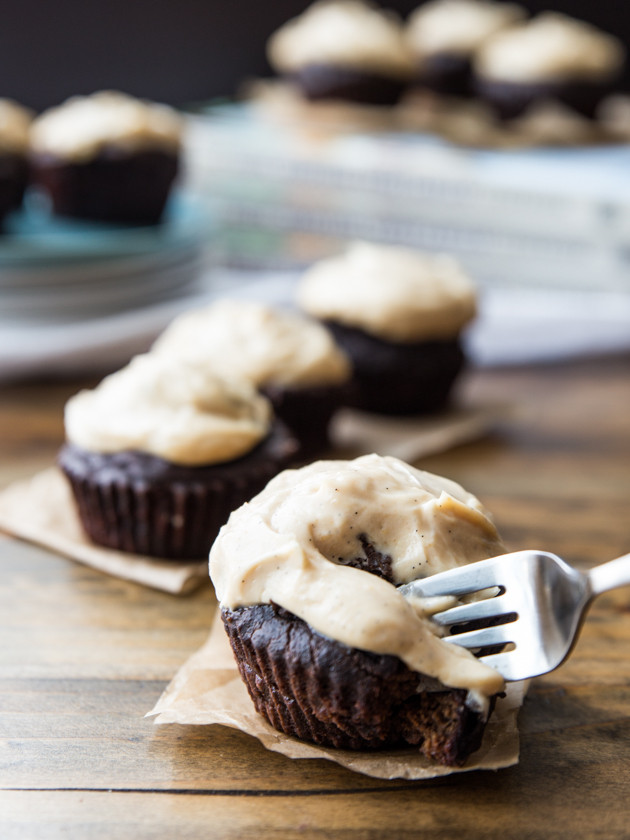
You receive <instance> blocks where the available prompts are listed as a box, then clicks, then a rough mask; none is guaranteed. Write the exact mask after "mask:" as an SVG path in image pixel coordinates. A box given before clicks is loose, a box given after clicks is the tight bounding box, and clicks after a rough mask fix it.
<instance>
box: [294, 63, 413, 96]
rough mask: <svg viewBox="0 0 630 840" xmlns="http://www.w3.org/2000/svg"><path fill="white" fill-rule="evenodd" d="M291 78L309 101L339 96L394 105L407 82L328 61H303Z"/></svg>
mask: <svg viewBox="0 0 630 840" xmlns="http://www.w3.org/2000/svg"><path fill="white" fill-rule="evenodd" d="M291 80H292V81H293V82H294V83H295V85H296V86H297V87H298V89H299V91H300V93H301V94H302V95H303V96H304V97H305V98H306V99H309V100H311V101H317V100H322V99H342V100H347V101H349V102H358V103H360V104H362V105H395V104H396V103H397V102H398V100H399V99H400V97H401V96H402V94H403V91H404V90H405V88H406V86H407V83H406V82H405V81H403V80H401V79H397V78H394V77H390V76H382V75H379V74H378V73H370V72H366V71H364V70H355V69H353V68H351V67H341V66H338V65H337V66H335V65H330V64H307V65H305V66H304V67H302V68H300V69H299V70H297V71H296V72H295V73H294V74H293V75H292V77H291Z"/></svg>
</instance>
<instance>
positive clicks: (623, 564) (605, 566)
mask: <svg viewBox="0 0 630 840" xmlns="http://www.w3.org/2000/svg"><path fill="white" fill-rule="evenodd" d="M587 577H588V580H589V583H590V587H591V594H592V597H595V595H601V594H602V592H608V591H609V590H610V589H616V588H617V587H618V586H626V585H628V584H630V554H624V555H623V557H618V558H617V559H616V560H610V561H609V562H608V563H602V564H601V566H595V568H594V569H590V570H589V571H588V572H587Z"/></svg>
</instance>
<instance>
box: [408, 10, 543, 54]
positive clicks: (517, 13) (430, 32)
mask: <svg viewBox="0 0 630 840" xmlns="http://www.w3.org/2000/svg"><path fill="white" fill-rule="evenodd" d="M526 15H527V12H526V11H525V9H524V8H523V7H522V6H519V5H517V4H516V3H503V2H497V0H430V2H428V3H423V4H422V5H421V6H420V7H419V8H418V9H416V10H415V12H413V13H412V14H411V16H410V17H409V21H408V24H407V38H408V41H409V43H410V44H411V47H412V49H413V51H414V52H415V53H416V55H417V56H418V57H419V58H420V60H421V59H422V58H423V57H425V56H432V55H437V54H445V55H461V56H470V55H471V54H472V53H473V52H474V51H475V50H476V49H478V48H479V47H480V46H481V44H483V43H485V42H486V41H487V40H488V39H489V38H491V37H492V36H494V35H496V34H497V33H498V32H500V31H501V30H503V29H506V28H507V27H510V26H513V25H514V24H515V23H517V22H518V21H521V20H522V19H523V18H525V17H526Z"/></svg>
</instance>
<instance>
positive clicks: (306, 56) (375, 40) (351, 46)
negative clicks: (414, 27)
mask: <svg viewBox="0 0 630 840" xmlns="http://www.w3.org/2000/svg"><path fill="white" fill-rule="evenodd" d="M267 54H268V57H269V61H270V63H271V65H272V67H274V69H275V70H277V71H279V72H281V73H291V72H295V71H296V70H299V69H300V68H301V67H304V66H306V65H309V64H322V63H324V64H331V65H337V66H342V67H354V68H360V69H364V70H368V71H374V72H379V73H384V74H385V75H388V76H395V77H402V78H407V77H409V76H410V75H411V74H412V72H413V57H412V54H411V50H410V48H409V46H408V44H407V43H406V41H405V37H404V30H403V26H402V22H401V21H400V20H399V18H398V17H397V16H396V15H395V14H394V13H393V12H389V11H385V10H383V9H378V8H376V7H375V6H372V5H368V4H367V3H363V2H360V0H320V2H316V3H313V5H312V6H309V8H308V9H307V10H306V11H305V12H304V13H303V14H301V15H300V16H299V17H296V18H293V19H292V20H289V21H287V23H285V24H284V26H282V27H281V28H280V29H278V31H277V32H275V33H274V34H273V35H272V36H271V38H270V39H269V43H268V45H267Z"/></svg>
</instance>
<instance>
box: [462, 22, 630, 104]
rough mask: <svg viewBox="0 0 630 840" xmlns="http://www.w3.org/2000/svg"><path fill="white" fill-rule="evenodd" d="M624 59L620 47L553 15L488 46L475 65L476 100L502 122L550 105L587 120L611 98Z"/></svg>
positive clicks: (509, 32)
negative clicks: (549, 101)
mask: <svg viewBox="0 0 630 840" xmlns="http://www.w3.org/2000/svg"><path fill="white" fill-rule="evenodd" d="M625 59H626V50H625V47H624V46H623V44H622V43H621V41H619V39H618V38H616V37H614V36H613V35H609V34H607V33H605V32H602V31H601V30H599V29H597V28H596V27H594V26H592V25H591V24H588V23H584V22H583V21H579V20H575V19H574V18H571V17H568V16H566V15H561V14H556V13H555V12H545V13H544V14H541V15H539V16H538V17H536V18H534V19H533V20H532V21H530V22H528V23H524V24H522V25H520V26H517V27H514V28H512V29H510V30H507V31H506V32H503V33H500V34H498V35H496V36H495V37H494V38H492V39H491V40H490V41H488V42H487V43H486V44H485V45H484V46H483V47H482V48H481V49H480V50H479V52H478V53H477V55H476V56H475V60H474V83H475V89H476V91H477V93H478V94H479V96H480V97H481V98H483V99H484V100H485V101H486V102H488V103H489V104H491V105H492V106H493V107H494V108H495V110H496V112H497V113H498V114H499V116H501V117H502V118H504V119H511V118H514V117H518V116H521V115H522V114H524V113H525V112H526V111H527V110H528V109H529V108H531V106H533V105H535V104H536V103H539V102H542V101H548V100H552V101H555V102H559V103H561V104H562V105H564V106H568V107H569V108H570V109H572V110H574V111H576V112H578V113H580V114H582V115H583V116H586V117H589V118H592V117H594V116H595V112H596V110H597V107H598V105H599V104H600V102H601V101H602V99H604V98H605V97H606V96H607V95H608V94H610V93H611V92H613V90H614V88H615V85H616V84H617V83H618V81H619V78H620V75H621V72H622V70H623V67H624V63H625Z"/></svg>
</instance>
